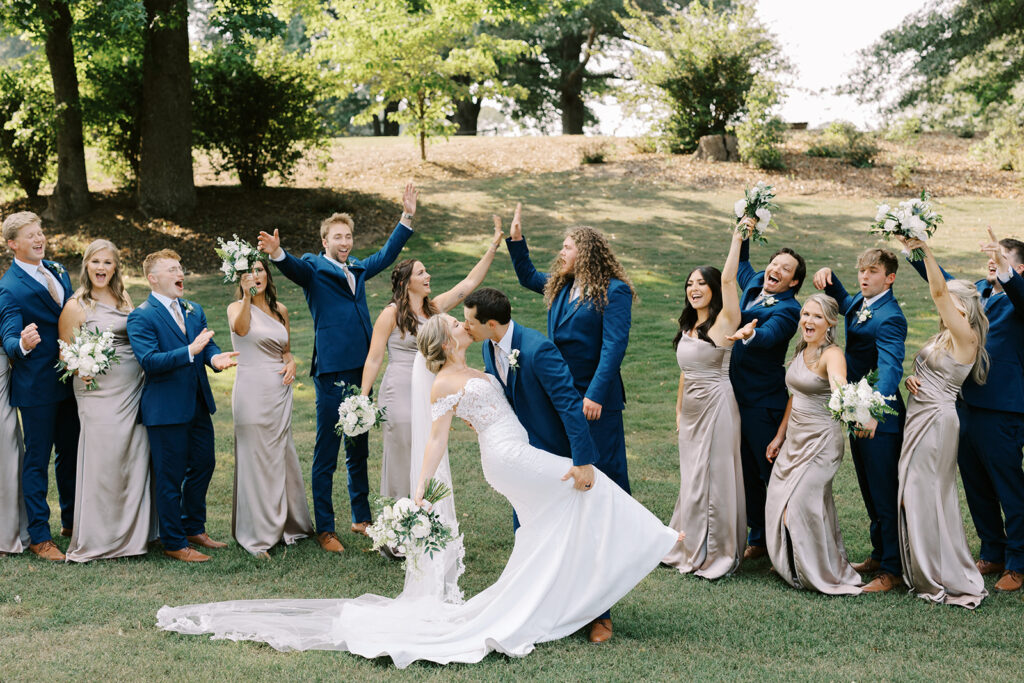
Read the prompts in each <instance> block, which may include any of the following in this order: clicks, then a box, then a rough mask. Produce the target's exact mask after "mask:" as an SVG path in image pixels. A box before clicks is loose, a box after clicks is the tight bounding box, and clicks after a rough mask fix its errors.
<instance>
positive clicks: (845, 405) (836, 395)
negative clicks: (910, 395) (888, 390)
mask: <svg viewBox="0 0 1024 683" xmlns="http://www.w3.org/2000/svg"><path fill="white" fill-rule="evenodd" d="M874 382H875V373H873V372H872V373H870V374H869V375H868V376H866V377H861V379H860V381H859V382H850V383H849V384H844V385H842V386H840V387H836V388H835V389H834V390H833V391H832V396H831V397H830V398H829V400H828V409H829V412H830V413H832V419H833V420H836V421H838V422H842V423H843V425H844V426H845V427H846V430H847V431H848V432H850V433H851V434H853V433H855V432H857V431H859V430H860V429H861V427H863V426H864V425H866V424H867V423H868V422H870V421H871V419H872V418H874V419H875V420H878V421H879V422H884V421H885V418H886V417H887V416H888V415H896V414H897V412H896V410H895V409H894V408H892V407H890V406H889V404H888V403H886V401H894V400H896V397H895V396H883V395H882V394H881V392H879V391H876V390H875V387H874Z"/></svg>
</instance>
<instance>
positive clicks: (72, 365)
mask: <svg viewBox="0 0 1024 683" xmlns="http://www.w3.org/2000/svg"><path fill="white" fill-rule="evenodd" d="M67 363H68V370H71V371H72V372H74V371H75V370H77V369H78V359H77V358H75V357H74V356H69V357H68V361H67Z"/></svg>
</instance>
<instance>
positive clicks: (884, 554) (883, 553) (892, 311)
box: [825, 273, 907, 576]
mask: <svg viewBox="0 0 1024 683" xmlns="http://www.w3.org/2000/svg"><path fill="white" fill-rule="evenodd" d="M825 293H826V294H828V295H829V296H830V297H832V298H833V299H835V300H836V301H837V302H838V303H839V312H840V313H842V314H843V315H844V316H845V317H846V380H847V381H848V382H858V381H860V379H861V377H864V376H865V375H867V374H868V373H870V372H871V371H872V370H875V369H877V370H878V382H877V384H876V385H875V388H876V389H877V390H878V391H880V392H881V393H882V395H883V396H895V397H896V398H895V400H894V401H890V402H889V403H890V405H891V406H892V407H893V408H895V409H896V410H897V411H898V412H899V414H898V415H890V416H889V417H888V418H887V419H886V420H885V421H884V422H879V423H878V428H877V429H876V430H875V438H873V439H858V438H857V437H856V436H853V435H851V436H850V451H851V452H852V454H853V465H854V468H855V469H856V470H857V480H858V482H859V483H860V492H861V495H862V496H863V497H864V506H865V507H866V508H867V511H868V517H869V518H870V519H871V546H872V551H871V557H872V558H874V559H876V560H878V561H879V562H880V563H881V565H882V571H885V572H889V573H890V574H893V575H895V576H901V575H902V574H901V570H902V563H901V562H900V551H899V530H898V521H897V497H898V491H899V469H898V467H899V461H900V450H901V448H902V446H903V423H904V421H905V420H906V412H907V411H906V407H905V406H904V404H903V396H902V394H900V379H901V378H902V377H903V356H904V354H905V345H906V339H907V319H906V318H905V317H904V316H903V311H902V310H901V309H900V305H899V303H898V302H897V301H896V297H895V295H893V293H892V289H889V290H888V291H886V292H885V293H884V294H882V295H881V296H880V297H879V298H878V299H877V300H876V301H875V302H874V303H872V304H871V306H870V307H869V308H870V310H871V316H870V317H869V318H867V319H866V320H864V322H860V321H859V319H858V316H859V314H860V310H861V306H862V304H863V302H864V295H863V294H861V293H860V292H857V293H856V294H854V295H852V296H851V295H850V294H848V293H847V292H846V289H845V288H844V287H843V284H842V283H841V282H840V281H839V278H838V277H836V275H835V274H834V273H833V274H832V284H831V285H828V286H826V287H825Z"/></svg>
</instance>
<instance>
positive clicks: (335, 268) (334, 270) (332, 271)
mask: <svg viewBox="0 0 1024 683" xmlns="http://www.w3.org/2000/svg"><path fill="white" fill-rule="evenodd" d="M320 258H321V259H323V262H324V263H323V266H324V267H323V268H321V270H324V271H326V272H327V273H328V274H329V275H330V276H331V277H333V278H335V279H336V280H338V283H339V284H340V285H341V291H342V292H345V293H346V294H348V295H349V296H350V297H352V298H353V299H354V298H355V296H356V293H355V292H353V291H352V288H351V287H349V286H348V278H347V277H345V271H344V270H342V269H341V267H340V266H339V265H338V264H337V263H335V262H334V261H332V260H331V259H329V258H327V255H326V254H324V253H323V252H321V253H320ZM349 270H352V267H351V266H349ZM354 274H355V273H353V275H354ZM358 286H359V279H358V278H356V287H358Z"/></svg>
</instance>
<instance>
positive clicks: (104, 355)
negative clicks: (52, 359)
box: [57, 327, 121, 391]
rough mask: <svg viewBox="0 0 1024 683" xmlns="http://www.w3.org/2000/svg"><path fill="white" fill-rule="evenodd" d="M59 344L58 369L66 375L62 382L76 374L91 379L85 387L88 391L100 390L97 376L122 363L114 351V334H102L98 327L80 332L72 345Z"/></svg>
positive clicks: (107, 331)
mask: <svg viewBox="0 0 1024 683" xmlns="http://www.w3.org/2000/svg"><path fill="white" fill-rule="evenodd" d="M57 344H58V345H59V346H60V355H59V356H58V360H57V369H58V370H60V371H61V372H63V373H64V374H63V375H61V377H60V381H62V382H67V381H68V380H69V379H71V378H72V377H74V376H75V373H76V372H77V373H78V374H79V375H84V376H85V377H91V378H92V379H91V380H90V381H89V382H88V383H86V385H85V390H86V391H92V390H93V389H98V388H99V384H97V383H96V377H97V375H103V374H106V372H107V370H109V369H110V366H111V365H113V364H114V363H120V362H121V359H120V358H118V357H117V351H116V350H115V349H114V333H113V332H111V331H110V329H107V330H106V331H105V332H100V330H99V328H98V327H97V328H95V329H93V330H79V333H78V336H77V337H75V338H74V339H72V340H71V343H70V344H68V343H67V342H66V341H64V340H59V341H58V342H57Z"/></svg>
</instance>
